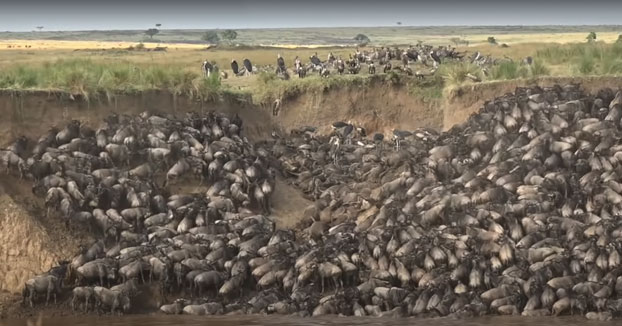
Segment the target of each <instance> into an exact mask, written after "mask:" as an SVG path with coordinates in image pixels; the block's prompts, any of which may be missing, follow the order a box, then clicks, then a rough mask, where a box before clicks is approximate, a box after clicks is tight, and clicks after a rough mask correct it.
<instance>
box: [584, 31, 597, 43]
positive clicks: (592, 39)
mask: <svg viewBox="0 0 622 326" xmlns="http://www.w3.org/2000/svg"><path fill="white" fill-rule="evenodd" d="M586 39H587V41H588V42H595V41H596V32H590V33H589V34H588V35H587V37H586Z"/></svg>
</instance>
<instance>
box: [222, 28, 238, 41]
mask: <svg viewBox="0 0 622 326" xmlns="http://www.w3.org/2000/svg"><path fill="white" fill-rule="evenodd" d="M220 37H221V38H222V39H223V40H226V41H227V42H232V41H233V40H235V39H236V38H237V37H238V32H236V31H234V30H232V29H228V30H225V31H224V32H222V33H221V34H220Z"/></svg>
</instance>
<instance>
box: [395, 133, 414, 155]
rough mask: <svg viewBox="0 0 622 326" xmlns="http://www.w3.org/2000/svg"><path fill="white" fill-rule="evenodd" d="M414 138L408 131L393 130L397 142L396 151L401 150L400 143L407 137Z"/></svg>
mask: <svg viewBox="0 0 622 326" xmlns="http://www.w3.org/2000/svg"><path fill="white" fill-rule="evenodd" d="M409 136H412V132H410V131H406V130H397V129H393V140H394V141H395V150H396V151H399V150H400V142H401V141H402V140H404V139H406V137H409Z"/></svg>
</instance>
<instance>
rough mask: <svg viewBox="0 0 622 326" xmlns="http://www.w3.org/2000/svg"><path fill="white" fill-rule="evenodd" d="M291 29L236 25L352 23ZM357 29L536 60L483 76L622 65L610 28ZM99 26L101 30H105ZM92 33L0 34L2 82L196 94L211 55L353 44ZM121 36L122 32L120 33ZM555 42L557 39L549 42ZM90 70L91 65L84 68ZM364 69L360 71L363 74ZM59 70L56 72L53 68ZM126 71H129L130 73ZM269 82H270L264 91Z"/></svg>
mask: <svg viewBox="0 0 622 326" xmlns="http://www.w3.org/2000/svg"><path fill="white" fill-rule="evenodd" d="M577 28H578V27H577ZM575 29H576V28H575ZM292 31H295V32H300V30H253V31H240V40H241V41H244V40H246V39H250V38H251V37H255V38H256V40H257V43H260V42H265V43H270V42H269V40H273V41H275V42H272V44H274V43H276V41H280V42H281V43H282V44H283V43H284V44H292V43H293V42H303V41H307V42H315V44H316V45H318V44H325V43H327V42H326V40H325V39H322V37H325V36H326V35H327V33H334V34H335V36H334V37H333V40H336V39H341V40H346V36H347V35H349V33H351V32H352V31H354V30H351V29H347V28H346V29H313V30H312V31H311V32H310V33H311V34H308V33H307V34H305V35H298V34H296V33H294V32H292ZM360 31H362V32H363V33H367V35H369V36H370V38H372V41H374V40H377V42H375V43H376V44H414V43H416V42H417V41H423V42H425V43H429V44H450V43H451V39H452V38H455V37H460V38H461V39H462V40H468V41H469V46H468V47H466V46H460V47H459V50H461V51H465V52H466V55H470V54H472V53H473V52H475V51H480V52H482V54H484V55H491V56H493V57H495V58H511V59H513V60H514V61H518V60H521V59H523V58H525V57H527V56H533V57H534V58H535V60H536V65H534V66H532V67H528V68H525V67H522V66H519V65H517V64H506V65H504V66H503V67H497V68H494V69H492V70H491V71H490V73H489V74H488V76H485V77H484V78H482V79H483V80H496V79H514V78H521V77H531V76H534V77H535V76H542V75H552V76H572V75H593V74H618V73H620V71H621V70H622V68H621V67H622V63H621V62H620V59H618V58H619V57H620V56H619V54H620V51H617V50H615V51H614V50H611V51H610V50H608V49H609V48H612V45H611V44H606V43H603V42H602V41H605V42H612V41H615V40H616V39H617V38H618V32H615V31H598V32H597V34H598V40H599V42H597V43H595V44H586V42H585V37H586V35H587V33H588V31H587V30H585V31H576V30H575V31H574V32H571V33H561V30H560V29H555V28H550V29H548V30H543V31H540V32H538V30H535V29H530V28H521V29H519V30H510V29H507V30H504V29H502V28H500V29H490V28H480V27H471V28H466V27H462V28H439V29H431V28H397V29H394V28H366V29H362V30H360ZM409 32H410V34H409ZM102 33H104V34H105V33H107V32H102ZM110 33H112V32H110ZM184 33H188V34H187V35H186V34H183V37H184V39H188V40H191V39H192V38H193V37H195V36H196V35H200V34H197V33H198V32H197V31H185V32H184ZM193 33H194V34H193ZM35 34H36V35H35ZM35 34H32V35H35V36H38V35H44V34H45V33H43V34H37V33H35ZM138 34H140V33H138ZM138 34H137V35H138ZM163 34H164V35H159V36H162V38H163V39H164V40H171V41H172V40H174V37H179V35H178V34H174V32H173V31H163ZM2 35H3V33H0V37H2ZM29 35H30V34H29ZM32 35H30V36H32ZM59 35H60V36H59ZM59 35H52V36H53V37H61V36H62V35H64V34H62V33H61V34H59ZM102 35H103V34H102ZM180 35H181V34H180ZM279 35H280V37H279ZM322 35H323V36H322ZM96 36H97V35H86V36H84V35H82V36H80V35H77V36H76V35H73V36H71V37H72V39H74V40H69V41H55V40H4V41H0V72H1V74H0V75H1V76H0V77H2V78H0V79H2V85H0V86H3V87H9V88H14V89H18V88H23V87H55V86H57V87H59V86H60V87H65V88H67V87H69V88H70V89H78V90H81V91H82V90H84V92H99V91H101V90H106V91H110V89H111V88H112V90H119V89H120V90H124V91H126V90H140V89H147V88H153V87H166V88H169V89H173V90H174V91H176V92H185V93H197V94H201V93H202V92H204V91H205V90H204V88H205V87H209V88H210V89H211V90H212V91H211V92H212V93H213V89H214V88H216V87H217V88H220V85H214V84H213V83H212V84H208V85H207V86H205V85H204V84H203V82H200V79H201V78H199V76H200V64H201V62H202V61H203V60H209V61H212V62H215V63H216V64H217V65H218V66H219V67H221V69H222V68H224V70H225V71H229V74H230V75H231V73H230V69H229V66H230V62H231V59H236V60H238V62H239V63H240V64H241V63H242V60H243V59H244V58H249V59H250V60H251V61H252V62H253V64H254V65H256V66H266V65H271V66H274V64H275V62H276V54H277V53H280V54H282V55H283V57H284V58H285V60H286V62H287V64H288V65H289V66H290V67H291V66H292V65H293V61H294V58H295V57H296V56H299V57H300V58H301V59H302V60H303V61H305V62H306V61H308V58H309V56H311V55H312V54H314V53H317V54H318V56H319V57H320V58H326V57H327V55H328V53H329V52H333V53H334V54H335V55H338V56H339V55H341V56H342V57H344V58H347V57H348V55H349V54H350V53H352V52H353V51H354V47H353V46H352V45H350V46H349V47H347V46H346V47H341V46H340V47H321V48H308V47H297V48H292V46H291V45H289V46H288V47H286V48H274V47H269V48H266V47H253V46H240V47H229V48H226V47H212V48H207V47H206V46H205V45H204V44H183V43H144V45H145V47H146V48H147V49H150V48H153V47H156V46H160V47H165V48H166V51H145V50H143V51H136V50H133V51H131V50H127V48H128V47H131V46H134V47H136V45H138V44H139V43H137V42H125V41H121V40H120V41H114V42H111V41H109V42H100V41H93V40H79V39H80V38H88V37H96ZM488 36H494V37H495V38H496V40H497V42H498V43H499V44H503V43H506V44H508V45H509V47H502V46H500V45H491V44H488V43H487V41H486V39H487V37H488ZM123 37H125V36H123ZM119 38H122V37H121V36H119ZM141 38H142V36H141ZM106 39H115V37H113V36H110V35H107V36H106ZM322 40H323V41H322ZM553 41H554V43H552V42H553ZM573 42H577V43H573ZM298 44H300V43H298ZM26 46H28V47H26ZM9 47H10V48H9ZM586 47H588V50H586ZM591 48H596V50H593V49H592V50H590V49H591ZM615 48H617V47H615ZM616 56H617V57H616ZM58 62H64V63H66V62H81V63H83V64H80V65H79V66H80V67H81V68H80V69H78V70H76V71H71V69H69V70H68V69H67V65H64V66H63V67H64V68H63V69H60V68H59V69H54V68H53V67H54V65H55V64H56V63H58ZM84 63H86V64H84ZM128 67H138V70H139V71H143V72H144V71H149V72H150V73H151V75H152V77H153V78H151V80H149V79H148V78H145V77H144V76H143V75H144V74H143V75H141V76H137V75H133V70H131V69H129V68H128ZM89 69H90V70H92V71H91V72H86V70H89ZM107 69H108V70H111V71H113V72H114V73H112V75H113V76H115V77H114V78H112V77H110V75H111V73H105V70H107ZM272 69H273V68H267V70H268V71H271V70H272ZM414 69H421V67H414ZM61 70H62V71H63V74H65V75H64V76H66V77H67V79H64V77H61V78H57V79H56V80H54V78H52V77H50V76H47V75H46V74H49V73H51V72H52V71H57V72H58V71H61ZM364 70H365V69H363V72H362V76H360V77H363V78H366V76H365V74H366V73H365V72H364ZM442 71H444V73H443V74H441V76H442V77H443V78H444V81H445V82H444V84H448V85H459V84H462V83H464V82H469V81H468V80H466V79H465V78H464V75H465V74H466V73H467V72H469V73H471V74H473V75H477V76H480V77H481V76H482V74H481V72H479V71H477V69H475V68H474V67H467V66H464V67H461V66H453V67H449V66H448V67H443V68H442V69H441V72H442ZM63 74H60V75H63ZM115 74H116V75H115ZM56 75H59V74H58V73H56ZM164 75H170V76H164ZM118 76H121V77H118ZM124 76H127V78H125V77H124ZM156 77H157V78H156ZM350 77H351V76H346V77H334V76H332V77H331V78H329V80H328V81H327V80H323V79H319V78H316V77H310V79H309V80H307V81H298V80H297V77H295V76H293V79H292V80H290V81H287V82H283V81H280V80H274V81H273V80H269V81H268V82H265V81H264V82H262V81H261V78H259V77H258V76H257V75H255V76H251V77H229V78H228V79H227V80H224V81H223V84H224V85H225V87H226V89H227V90H229V91H235V92H240V91H241V92H250V93H253V94H255V95H256V96H257V97H258V98H261V99H266V98H268V97H274V96H279V94H282V93H288V92H295V91H296V90H300V89H306V88H309V87H311V88H317V87H320V86H318V85H319V84H323V85H329V86H330V85H337V84H339V83H342V82H343V83H346V84H347V83H350V82H353V81H357V80H359V79H361V78H359V77H354V78H350ZM264 79H265V78H264ZM58 80H65V82H63V83H57V81H58ZM119 80H121V81H119ZM258 80H259V81H258ZM55 83H56V84H55ZM432 84H434V88H433V89H432V88H430V92H428V93H430V94H429V95H426V96H427V97H429V98H435V97H437V95H438V94H439V91H438V87H439V83H438V82H434V83H432ZM7 85H8V86H7ZM67 85H71V86H67ZM76 85H77V86H76ZM83 85H86V86H83ZM163 85H164V86H163ZM268 88H274V89H270V90H269V89H268ZM178 90H181V91H178ZM426 92H427V91H426ZM426 92H424V93H426ZM414 93H417V92H414ZM419 93H421V92H419Z"/></svg>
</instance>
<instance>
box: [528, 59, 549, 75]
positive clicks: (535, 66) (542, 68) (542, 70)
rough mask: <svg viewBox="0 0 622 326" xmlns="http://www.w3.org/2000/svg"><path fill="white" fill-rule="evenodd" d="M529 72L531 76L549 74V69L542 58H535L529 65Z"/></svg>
mask: <svg viewBox="0 0 622 326" xmlns="http://www.w3.org/2000/svg"><path fill="white" fill-rule="evenodd" d="M529 70H530V74H531V76H533V77H538V76H547V75H550V74H551V70H550V69H549V67H547V66H546V65H545V64H544V63H543V62H542V60H535V61H534V62H533V63H532V64H531V66H529Z"/></svg>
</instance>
